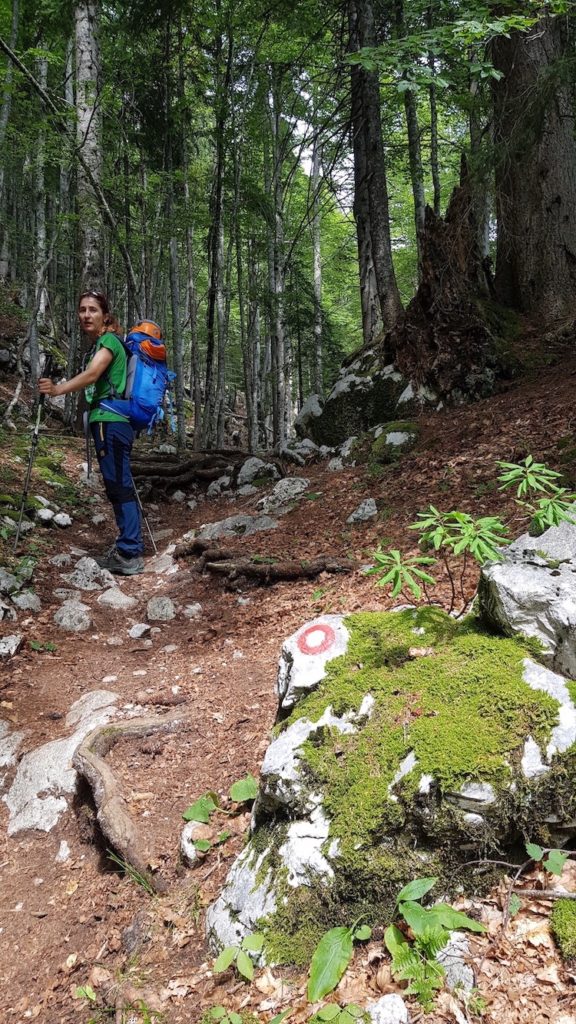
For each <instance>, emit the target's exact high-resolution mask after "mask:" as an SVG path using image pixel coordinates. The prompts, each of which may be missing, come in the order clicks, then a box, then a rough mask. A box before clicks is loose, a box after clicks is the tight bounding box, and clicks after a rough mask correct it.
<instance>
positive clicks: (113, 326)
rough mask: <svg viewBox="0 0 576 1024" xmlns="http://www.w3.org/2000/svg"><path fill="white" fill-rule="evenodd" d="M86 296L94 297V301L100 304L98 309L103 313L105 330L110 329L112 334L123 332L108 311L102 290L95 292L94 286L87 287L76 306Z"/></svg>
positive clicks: (106, 300)
mask: <svg viewBox="0 0 576 1024" xmlns="http://www.w3.org/2000/svg"><path fill="white" fill-rule="evenodd" d="M88 298H90V299H96V302H97V303H98V305H99V306H100V309H101V310H102V312H103V314H104V326H105V328H106V330H108V331H112V333H113V334H123V333H124V332H123V331H122V328H121V326H120V324H119V323H118V321H117V319H116V317H115V316H114V314H113V313H111V312H110V306H109V304H108V299H107V298H106V296H105V294H104V292H97V291H96V290H95V289H94V288H90V289H88V291H86V292H82V294H81V296H80V298H79V299H78V306H80V303H81V302H82V299H88Z"/></svg>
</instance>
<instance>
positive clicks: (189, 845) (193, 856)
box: [180, 821, 214, 867]
mask: <svg viewBox="0 0 576 1024" xmlns="http://www.w3.org/2000/svg"><path fill="white" fill-rule="evenodd" d="M213 838H214V834H213V832H212V829H211V828H210V826H209V825H204V824H202V822H199V821H188V822H186V824H185V826H184V828H183V829H182V835H181V837H180V852H181V854H182V858H183V860H184V861H185V862H186V863H187V864H188V867H194V866H195V865H196V864H198V862H199V861H202V860H204V857H205V856H206V854H205V853H201V852H200V851H199V850H197V849H196V847H195V845H194V842H195V841H197V840H198V839H208V840H211V839H213Z"/></svg>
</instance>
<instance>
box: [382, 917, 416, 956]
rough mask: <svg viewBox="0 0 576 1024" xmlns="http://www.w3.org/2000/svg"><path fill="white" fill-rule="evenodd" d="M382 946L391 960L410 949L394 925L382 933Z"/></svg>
mask: <svg viewBox="0 0 576 1024" xmlns="http://www.w3.org/2000/svg"><path fill="white" fill-rule="evenodd" d="M384 945H385V946H386V949H387V950H388V952H389V953H390V956H391V957H392V959H393V960H395V959H396V957H397V956H399V955H401V954H402V952H403V951H404V950H408V949H410V946H409V944H408V942H407V941H406V939H405V938H404V936H403V934H402V932H401V931H400V929H399V928H397V927H396V925H395V924H391V925H389V926H388V928H387V929H386V931H385V932H384Z"/></svg>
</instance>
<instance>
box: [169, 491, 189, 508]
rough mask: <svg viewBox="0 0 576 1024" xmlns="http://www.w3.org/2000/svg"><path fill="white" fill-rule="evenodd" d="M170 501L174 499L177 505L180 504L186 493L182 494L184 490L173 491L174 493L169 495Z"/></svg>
mask: <svg viewBox="0 0 576 1024" xmlns="http://www.w3.org/2000/svg"><path fill="white" fill-rule="evenodd" d="M170 501H175V502H176V504H177V505H181V504H182V502H184V501H186V495H185V494H184V491H174V494H173V495H172V496H171V498H170Z"/></svg>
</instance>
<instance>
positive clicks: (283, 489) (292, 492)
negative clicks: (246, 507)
mask: <svg viewBox="0 0 576 1024" xmlns="http://www.w3.org/2000/svg"><path fill="white" fill-rule="evenodd" d="M309 486H310V481H309V480H306V479H305V478H304V477H298V476H287V477H285V478H284V479H283V480H279V481H278V483H277V484H275V486H274V488H273V490H272V491H271V493H270V494H267V495H266V496H265V497H263V498H260V501H258V502H257V503H256V508H258V509H260V510H261V511H262V512H265V513H269V512H275V513H277V514H281V513H282V511H284V512H288V511H289V508H290V506H291V505H292V504H293V503H294V502H295V501H297V499H298V498H300V497H302V495H303V494H304V492H305V491H306V490H307V489H308V487H309Z"/></svg>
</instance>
